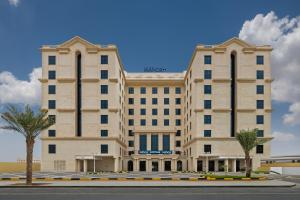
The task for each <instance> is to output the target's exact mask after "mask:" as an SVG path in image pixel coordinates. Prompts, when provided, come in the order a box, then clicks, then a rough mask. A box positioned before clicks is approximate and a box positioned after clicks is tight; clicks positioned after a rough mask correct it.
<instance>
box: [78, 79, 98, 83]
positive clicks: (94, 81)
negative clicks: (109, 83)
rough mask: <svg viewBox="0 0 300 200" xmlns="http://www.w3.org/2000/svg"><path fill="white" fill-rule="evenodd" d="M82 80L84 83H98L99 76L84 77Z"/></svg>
mask: <svg viewBox="0 0 300 200" xmlns="http://www.w3.org/2000/svg"><path fill="white" fill-rule="evenodd" d="M81 81H82V82H84V83H97V82H99V78H82V79H81Z"/></svg>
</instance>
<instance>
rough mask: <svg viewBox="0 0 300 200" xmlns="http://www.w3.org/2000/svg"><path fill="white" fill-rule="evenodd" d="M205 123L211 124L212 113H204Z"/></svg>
mask: <svg viewBox="0 0 300 200" xmlns="http://www.w3.org/2000/svg"><path fill="white" fill-rule="evenodd" d="M204 124H211V115H204Z"/></svg>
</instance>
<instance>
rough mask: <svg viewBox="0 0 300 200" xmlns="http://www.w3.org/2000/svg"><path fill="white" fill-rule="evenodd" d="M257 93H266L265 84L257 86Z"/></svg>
mask: <svg viewBox="0 0 300 200" xmlns="http://www.w3.org/2000/svg"><path fill="white" fill-rule="evenodd" d="M256 94H264V86H263V85H257V86H256Z"/></svg>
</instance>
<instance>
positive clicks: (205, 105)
mask: <svg viewBox="0 0 300 200" xmlns="http://www.w3.org/2000/svg"><path fill="white" fill-rule="evenodd" d="M204 109H211V100H204Z"/></svg>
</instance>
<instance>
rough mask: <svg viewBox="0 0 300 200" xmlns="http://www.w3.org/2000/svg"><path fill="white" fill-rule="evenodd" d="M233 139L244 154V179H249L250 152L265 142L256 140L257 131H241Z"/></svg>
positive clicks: (262, 139) (264, 140)
mask: <svg viewBox="0 0 300 200" xmlns="http://www.w3.org/2000/svg"><path fill="white" fill-rule="evenodd" d="M235 137H236V139H237V141H238V142H239V143H240V145H241V146H242V148H243V150H244V152H245V161H246V177H250V176H251V159H250V151H251V150H252V149H253V148H254V147H256V146H257V145H260V144H263V143H265V142H266V141H267V140H266V139H264V138H257V129H252V130H249V129H248V130H241V131H240V132H238V133H237V134H236V136H235Z"/></svg>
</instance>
